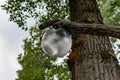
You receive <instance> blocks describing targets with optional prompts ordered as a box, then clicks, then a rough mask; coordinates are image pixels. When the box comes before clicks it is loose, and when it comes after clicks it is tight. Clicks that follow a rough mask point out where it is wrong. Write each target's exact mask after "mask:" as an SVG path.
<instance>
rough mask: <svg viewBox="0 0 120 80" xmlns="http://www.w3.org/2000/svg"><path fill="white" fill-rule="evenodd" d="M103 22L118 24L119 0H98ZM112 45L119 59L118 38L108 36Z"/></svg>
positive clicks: (119, 14)
mask: <svg viewBox="0 0 120 80" xmlns="http://www.w3.org/2000/svg"><path fill="white" fill-rule="evenodd" d="M99 4H100V9H101V12H102V14H103V18H104V22H105V23H106V24H108V25H116V26H120V0H99ZM110 41H111V43H112V47H113V49H114V50H115V53H116V55H118V57H119V59H120V56H119V54H120V47H119V46H120V40H119V39H116V38H110Z"/></svg>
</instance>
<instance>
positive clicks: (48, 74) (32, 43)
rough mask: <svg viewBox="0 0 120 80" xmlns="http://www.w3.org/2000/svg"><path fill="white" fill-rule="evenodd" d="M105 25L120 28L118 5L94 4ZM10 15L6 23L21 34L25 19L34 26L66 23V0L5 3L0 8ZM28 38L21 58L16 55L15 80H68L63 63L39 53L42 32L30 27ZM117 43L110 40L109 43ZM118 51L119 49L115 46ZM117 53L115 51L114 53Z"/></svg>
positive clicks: (111, 0)
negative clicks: (51, 22)
mask: <svg viewBox="0 0 120 80" xmlns="http://www.w3.org/2000/svg"><path fill="white" fill-rule="evenodd" d="M98 2H99V7H100V8H101V11H102V13H103V17H104V21H105V23H106V24H111V25H120V22H119V20H120V1H119V0H98ZM2 8H3V9H4V10H6V11H7V13H9V14H10V18H9V20H10V21H14V22H15V23H17V24H18V26H19V27H21V28H22V29H24V30H27V29H28V28H29V27H28V26H27V19H29V18H33V19H34V20H35V21H36V24H37V25H39V24H40V23H41V22H43V21H46V20H50V19H69V7H68V0H7V1H6V4H4V5H3V6H2ZM29 31H30V38H27V39H25V40H24V45H23V49H24V54H19V56H18V62H19V64H21V66H22V70H18V71H17V73H18V79H16V80H54V78H55V76H57V77H58V79H59V80H69V79H70V77H71V75H70V72H69V71H68V68H67V64H66V60H64V62H62V64H61V65H57V64H55V63H56V60H57V59H53V58H51V57H49V56H47V55H46V54H45V53H44V52H43V51H42V49H41V43H40V39H39V38H40V36H41V34H42V31H41V30H39V29H38V27H36V26H33V27H32V28H31V29H30V30H29ZM116 41H117V40H116V39H114V38H111V42H112V43H115V42H116ZM118 48H120V46H119V45H118ZM119 52H120V51H119V50H118V51H117V53H119Z"/></svg>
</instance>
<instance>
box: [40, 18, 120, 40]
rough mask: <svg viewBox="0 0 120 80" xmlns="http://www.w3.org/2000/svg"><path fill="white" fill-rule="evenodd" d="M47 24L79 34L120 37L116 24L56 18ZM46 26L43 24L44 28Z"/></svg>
mask: <svg viewBox="0 0 120 80" xmlns="http://www.w3.org/2000/svg"><path fill="white" fill-rule="evenodd" d="M43 24H45V23H43ZM48 26H53V27H55V28H56V27H57V28H59V27H62V28H64V29H66V30H68V31H71V30H75V31H78V32H79V33H81V34H91V35H101V36H111V37H115V38H119V39H120V27H118V26H109V25H103V24H95V23H91V24H83V23H82V24H81V23H77V22H69V21H67V20H58V21H56V22H54V23H52V24H51V25H48ZM48 26H44V28H45V27H48ZM40 27H41V25H40Z"/></svg>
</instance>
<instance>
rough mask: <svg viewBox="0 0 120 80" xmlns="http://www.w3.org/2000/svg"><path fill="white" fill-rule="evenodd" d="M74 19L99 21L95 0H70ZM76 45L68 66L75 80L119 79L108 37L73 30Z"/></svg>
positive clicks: (116, 64) (116, 62)
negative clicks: (83, 33)
mask: <svg viewBox="0 0 120 80" xmlns="http://www.w3.org/2000/svg"><path fill="white" fill-rule="evenodd" d="M69 5H70V16H71V18H70V19H71V21H76V22H79V23H100V24H103V18H102V16H101V14H100V10H99V9H98V5H97V2H96V0H69ZM72 35H73V47H72V52H71V54H70V55H69V59H68V67H69V69H70V71H71V73H72V80H120V68H119V65H118V61H117V59H116V57H115V55H114V52H113V49H112V47H111V44H110V41H109V38H108V37H105V36H95V35H81V34H78V33H76V32H75V31H73V32H72Z"/></svg>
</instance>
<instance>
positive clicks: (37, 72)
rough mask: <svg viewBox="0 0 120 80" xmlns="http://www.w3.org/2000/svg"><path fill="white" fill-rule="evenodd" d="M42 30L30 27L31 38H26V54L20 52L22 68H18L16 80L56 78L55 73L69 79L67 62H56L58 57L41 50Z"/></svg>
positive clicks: (51, 79) (61, 79) (50, 79)
mask: <svg viewBox="0 0 120 80" xmlns="http://www.w3.org/2000/svg"><path fill="white" fill-rule="evenodd" d="M41 33H42V31H41V30H39V29H37V28H36V27H32V28H31V29H30V36H31V37H30V38H29V39H25V40H24V46H23V49H24V55H22V54H19V56H18V62H19V64H21V65H22V70H18V71H17V73H18V76H19V77H18V79H16V80H54V78H55V75H56V76H57V77H58V79H60V80H69V78H70V72H69V71H68V68H67V64H66V63H65V62H62V63H61V65H57V64H55V62H56V59H54V58H51V57H50V56H48V55H47V54H45V53H44V52H43V51H42V50H41V43H40V34H41Z"/></svg>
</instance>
